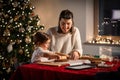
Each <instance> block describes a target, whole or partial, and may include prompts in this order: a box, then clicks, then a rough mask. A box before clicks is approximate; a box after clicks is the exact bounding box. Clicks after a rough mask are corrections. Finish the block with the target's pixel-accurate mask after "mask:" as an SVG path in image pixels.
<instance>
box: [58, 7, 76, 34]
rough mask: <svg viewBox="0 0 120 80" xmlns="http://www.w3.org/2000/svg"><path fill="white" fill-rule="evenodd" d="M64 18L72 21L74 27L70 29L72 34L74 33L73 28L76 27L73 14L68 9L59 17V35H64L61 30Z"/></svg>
mask: <svg viewBox="0 0 120 80" xmlns="http://www.w3.org/2000/svg"><path fill="white" fill-rule="evenodd" d="M62 18H63V19H72V27H71V29H70V32H71V33H72V30H73V26H74V21H73V13H72V12H71V11H70V10H68V9H66V10H63V11H61V13H60V15H59V21H58V33H62V30H61V28H60V20H61V19H62Z"/></svg>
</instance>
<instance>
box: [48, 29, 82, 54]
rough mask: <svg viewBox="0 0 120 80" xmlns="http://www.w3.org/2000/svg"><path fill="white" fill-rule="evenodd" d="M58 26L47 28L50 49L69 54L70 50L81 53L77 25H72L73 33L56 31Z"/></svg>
mask: <svg viewBox="0 0 120 80" xmlns="http://www.w3.org/2000/svg"><path fill="white" fill-rule="evenodd" d="M57 29H58V27H52V28H50V29H49V30H48V34H49V35H50V36H51V38H52V40H51V46H50V49H51V50H52V51H54V52H62V53H66V54H69V53H71V52H72V51H78V52H79V53H80V54H81V55H82V53H83V50H82V44H81V36H80V32H79V30H78V28H77V27H74V31H73V33H72V34H71V33H66V34H63V33H58V32H57Z"/></svg>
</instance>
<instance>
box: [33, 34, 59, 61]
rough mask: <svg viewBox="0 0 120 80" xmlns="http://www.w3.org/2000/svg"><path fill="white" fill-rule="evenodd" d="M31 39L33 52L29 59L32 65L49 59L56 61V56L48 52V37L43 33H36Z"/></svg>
mask: <svg viewBox="0 0 120 80" xmlns="http://www.w3.org/2000/svg"><path fill="white" fill-rule="evenodd" d="M33 39H34V42H35V50H34V52H33V54H32V58H31V62H32V63H34V62H40V61H42V60H47V59H51V58H54V59H56V58H57V57H58V55H57V54H55V53H54V52H52V51H49V50H48V48H49V45H50V36H49V35H48V34H46V33H44V32H37V33H36V34H35V36H34V38H33ZM46 57H47V58H46Z"/></svg>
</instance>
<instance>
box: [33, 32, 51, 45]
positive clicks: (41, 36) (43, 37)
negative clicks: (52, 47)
mask: <svg viewBox="0 0 120 80" xmlns="http://www.w3.org/2000/svg"><path fill="white" fill-rule="evenodd" d="M33 40H34V42H35V44H41V43H45V42H46V41H47V40H50V36H49V35H48V34H47V33H45V32H37V33H36V34H35V35H34V37H33Z"/></svg>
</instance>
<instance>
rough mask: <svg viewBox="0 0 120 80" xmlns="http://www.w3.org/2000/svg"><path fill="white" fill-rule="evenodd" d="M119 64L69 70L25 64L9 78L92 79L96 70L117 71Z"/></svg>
mask: <svg viewBox="0 0 120 80" xmlns="http://www.w3.org/2000/svg"><path fill="white" fill-rule="evenodd" d="M119 66H120V64H119V65H118V64H115V65H114V66H113V67H110V68H91V69H84V70H69V69H65V66H60V67H57V66H47V65H40V64H25V65H22V66H20V67H18V69H17V70H16V71H15V73H14V74H13V75H12V77H11V79H10V80H94V76H95V74H96V73H97V72H109V71H117V68H118V67H119Z"/></svg>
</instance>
